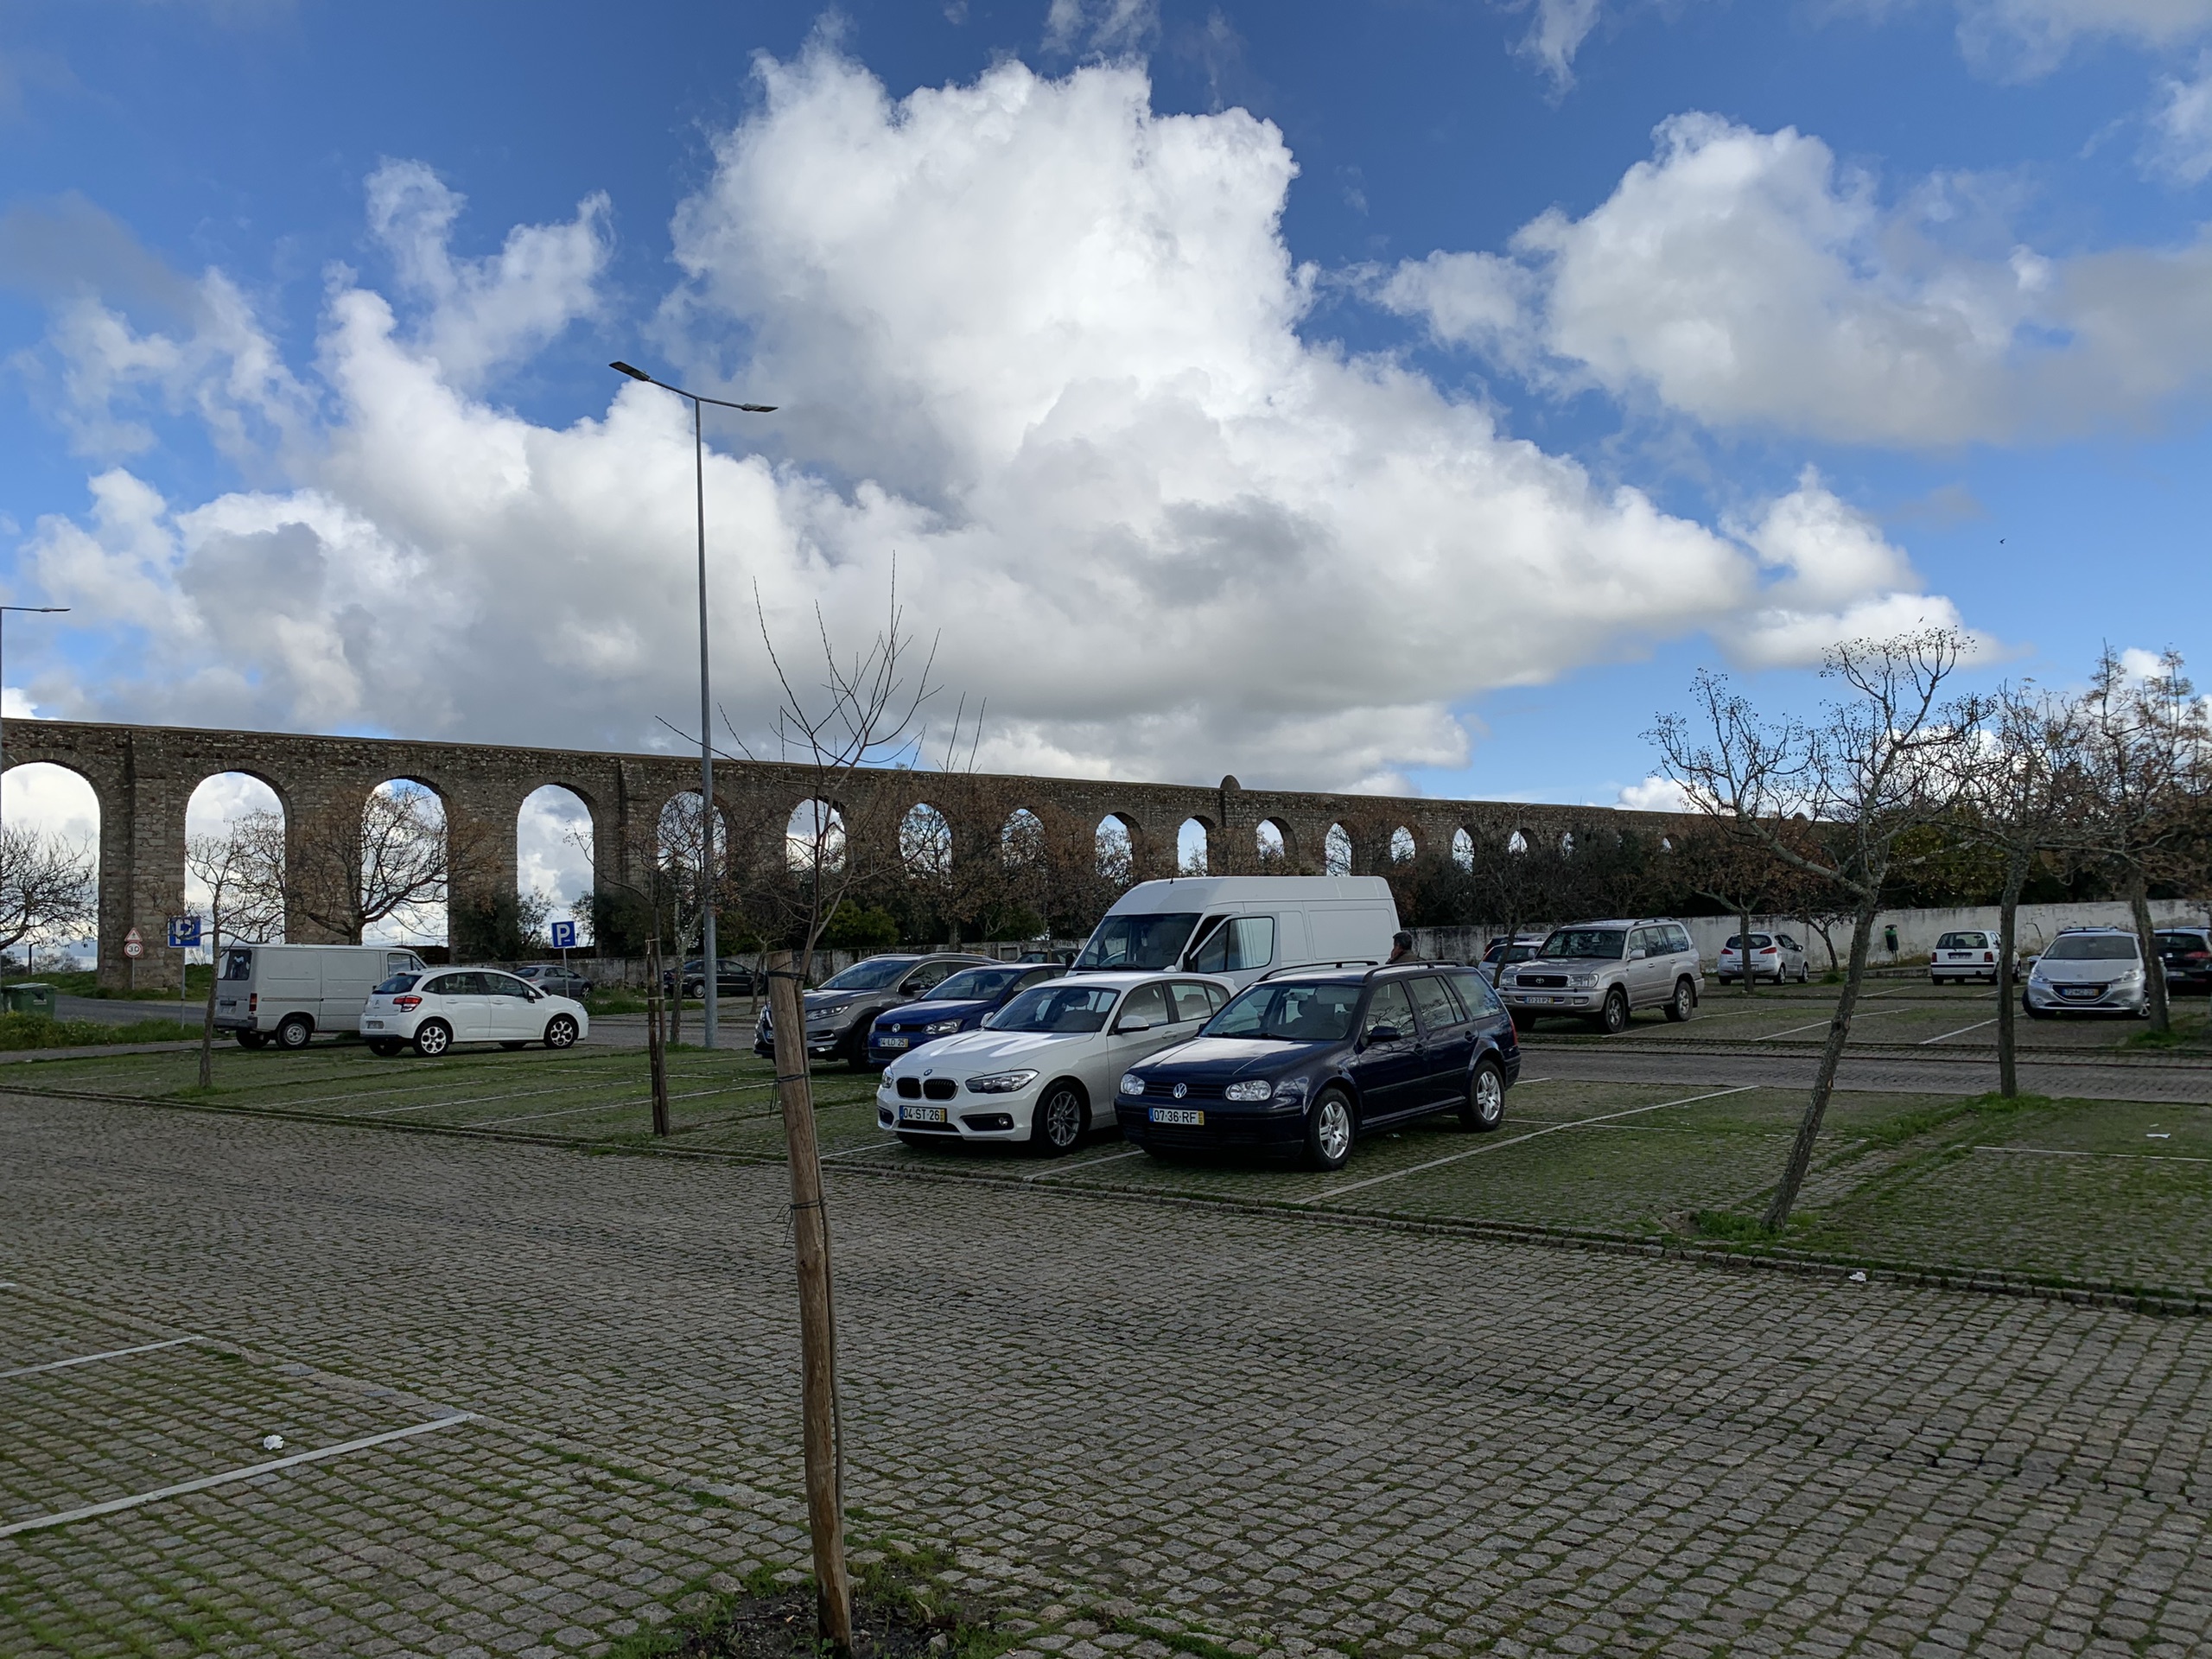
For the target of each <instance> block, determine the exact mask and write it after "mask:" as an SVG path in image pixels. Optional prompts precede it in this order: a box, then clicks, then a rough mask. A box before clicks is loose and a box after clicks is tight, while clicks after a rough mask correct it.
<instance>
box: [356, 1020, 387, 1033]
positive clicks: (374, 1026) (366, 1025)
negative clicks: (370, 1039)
mask: <svg viewBox="0 0 2212 1659" xmlns="http://www.w3.org/2000/svg"><path fill="white" fill-rule="evenodd" d="M361 1029H362V1030H363V1031H382V1030H383V1029H384V1021H383V1020H362V1021H361Z"/></svg>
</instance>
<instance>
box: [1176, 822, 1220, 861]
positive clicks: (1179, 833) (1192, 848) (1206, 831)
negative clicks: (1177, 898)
mask: <svg viewBox="0 0 2212 1659" xmlns="http://www.w3.org/2000/svg"><path fill="white" fill-rule="evenodd" d="M1218 833H1219V826H1217V825H1216V824H1215V823H1213V822H1212V821H1211V820H1210V819H1208V818H1205V817H1200V816H1199V815H1198V814H1197V813H1195V812H1194V813H1192V815H1191V816H1190V817H1187V818H1185V819H1184V820H1183V822H1182V823H1179V824H1177V825H1176V826H1175V873H1176V874H1178V875H1207V874H1213V873H1214V872H1213V866H1214V863H1215V856H1214V845H1215V837H1216V836H1217V834H1218ZM1223 850H1224V851H1226V850H1227V849H1223Z"/></svg>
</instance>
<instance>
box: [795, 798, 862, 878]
mask: <svg viewBox="0 0 2212 1659" xmlns="http://www.w3.org/2000/svg"><path fill="white" fill-rule="evenodd" d="M848 822H849V819H848V817H847V815H846V812H845V809H844V807H843V806H842V804H840V803H838V802H836V801H834V800H829V799H828V798H824V797H822V796H818V795H810V796H807V797H806V798H804V799H802V800H800V801H799V802H798V803H797V804H795V805H793V806H792V808H791V812H790V813H789V815H788V816H787V817H785V820H784V862H785V865H786V866H787V867H788V868H790V869H791V872H792V874H797V875H805V874H810V873H811V872H812V871H814V870H815V869H816V868H822V869H825V870H834V869H836V868H839V867H841V866H842V864H843V863H844V861H845V826H846V824H847V823H848Z"/></svg>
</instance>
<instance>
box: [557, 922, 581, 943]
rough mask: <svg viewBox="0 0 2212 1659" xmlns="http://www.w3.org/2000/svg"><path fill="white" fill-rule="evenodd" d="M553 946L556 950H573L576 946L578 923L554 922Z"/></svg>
mask: <svg viewBox="0 0 2212 1659" xmlns="http://www.w3.org/2000/svg"><path fill="white" fill-rule="evenodd" d="M553 948H554V949H555V950H575V948H576V925H575V923H574V922H556V923H554V924H553Z"/></svg>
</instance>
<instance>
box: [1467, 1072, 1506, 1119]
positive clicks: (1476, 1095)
mask: <svg viewBox="0 0 2212 1659" xmlns="http://www.w3.org/2000/svg"><path fill="white" fill-rule="evenodd" d="M1459 1121H1460V1122H1462V1123H1464V1124H1465V1125H1466V1126H1467V1127H1468V1128H1471V1129H1472V1130H1474V1131H1475V1132H1476V1133H1477V1134H1478V1135H1487V1134H1488V1133H1489V1132H1490V1131H1491V1130H1492V1129H1494V1128H1497V1126H1498V1125H1499V1124H1501V1123H1503V1122H1505V1077H1504V1074H1503V1073H1502V1072H1501V1071H1498V1069H1497V1062H1496V1061H1494V1060H1483V1061H1480V1062H1478V1064H1477V1065H1476V1066H1475V1075H1474V1076H1473V1077H1470V1078H1469V1079H1468V1080H1467V1098H1466V1100H1465V1102H1464V1103H1461V1105H1460V1107H1459Z"/></svg>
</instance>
